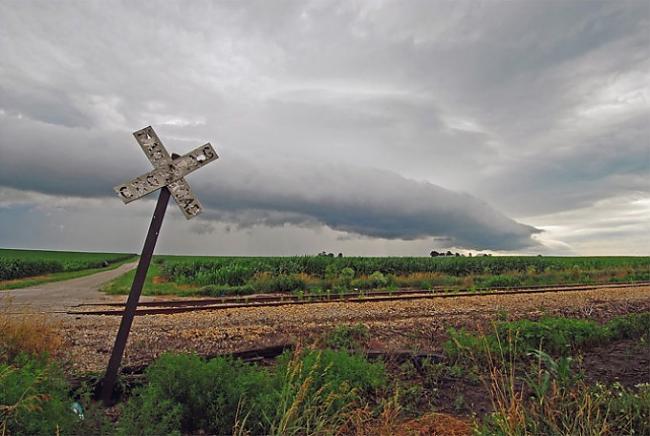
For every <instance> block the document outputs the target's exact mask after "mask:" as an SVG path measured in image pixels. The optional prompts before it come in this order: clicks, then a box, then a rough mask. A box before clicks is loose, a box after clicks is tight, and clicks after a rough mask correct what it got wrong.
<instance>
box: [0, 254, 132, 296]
mask: <svg viewBox="0 0 650 436" xmlns="http://www.w3.org/2000/svg"><path fill="white" fill-rule="evenodd" d="M134 258H135V255H133V254H128V253H89V252H73V251H44V250H16V249H0V290H4V289H17V288H24V287H27V286H34V285H37V284H41V283H47V282H52V281H60V280H67V279H71V278H75V277H81V276H85V275H89V274H93V273H95V272H99V271H104V270H107V269H113V268H116V267H118V266H119V265H121V264H123V263H124V262H127V261H130V260H132V259H134Z"/></svg>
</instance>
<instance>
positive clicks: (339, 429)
mask: <svg viewBox="0 0 650 436" xmlns="http://www.w3.org/2000/svg"><path fill="white" fill-rule="evenodd" d="M0 329H1V330H2V331H3V333H4V334H3V335H2V336H0V384H1V385H2V386H3V389H2V390H0V431H2V433H3V434H106V435H113V434H115V435H133V434H178V435H180V434H238V435H240V434H241V435H243V434H250V435H258V434H259V435H285V434H294V435H298V434H300V435H303V434H304V435H322V434H342V435H347V434H350V435H353V434H357V435H358V434H378V435H388V434H445V435H446V434H456V435H467V436H469V435H472V434H474V435H486V436H487V435H504V436H506V435H507V436H519V435H528V434H530V435H541V434H554V435H555V434H557V435H560V434H571V435H573V434H598V435H612V436H613V435H621V434H642V435H646V434H650V420H648V416H650V384H648V376H647V371H646V370H645V369H647V366H644V365H645V364H646V360H644V359H646V357H644V355H647V343H648V340H650V337H649V336H648V335H649V334H650V312H640V313H629V314H626V315H621V316H611V317H609V318H608V319H606V320H602V321H594V320H589V319H583V318H571V317H566V316H561V317H548V316H547V317H542V318H538V319H534V320H529V319H513V320H508V319H501V320H498V321H495V322H494V323H493V324H492V326H491V328H489V329H488V330H482V329H478V330H455V329H453V328H450V329H449V330H448V331H447V333H446V335H445V336H444V337H441V338H439V339H437V338H435V337H432V338H431V340H432V341H442V349H443V351H442V354H440V355H437V357H436V358H435V359H432V358H430V357H428V356H427V355H422V357H419V358H407V359H402V360H399V359H396V358H394V357H392V358H391V357H384V358H374V359H371V358H370V357H369V356H367V355H366V354H365V352H364V350H367V349H368V347H369V343H370V340H371V335H372V330H371V327H368V326H366V325H364V324H356V325H338V326H336V327H334V328H333V329H331V330H329V331H323V332H321V334H320V336H318V337H315V338H312V339H311V341H309V342H306V343H302V344H300V343H299V344H297V345H296V347H295V349H294V350H293V351H287V352H285V353H284V354H283V355H281V356H280V357H279V358H277V359H275V361H273V362H266V363H265V364H260V365H256V364H251V363H246V362H243V361H240V360H236V359H233V358H229V357H216V358H212V359H203V358H201V357H199V356H197V355H195V354H188V353H166V354H163V355H161V356H160V357H158V358H157V359H156V360H155V361H153V362H152V363H151V365H150V366H149V367H148V368H147V369H146V371H145V373H144V377H139V378H138V381H137V382H134V381H133V379H132V381H131V382H130V383H131V384H129V382H127V381H126V380H123V383H122V384H121V386H123V391H122V395H121V398H120V403H119V404H118V405H117V407H115V408H112V409H108V410H106V409H103V408H102V407H101V405H100V404H99V403H97V402H96V401H94V400H93V397H92V392H93V388H94V386H93V385H92V383H91V384H85V383H82V384H81V385H75V386H72V385H71V384H70V382H69V380H70V378H69V377H66V374H65V372H64V368H65V366H66V365H65V362H62V361H61V360H60V359H61V356H59V355H58V354H57V353H59V352H60V349H61V344H62V343H64V337H63V335H62V332H61V331H60V330H58V328H57V324H56V323H54V322H52V321H48V319H47V318H45V317H44V316H40V317H34V316H31V317H29V318H16V317H15V316H11V317H10V316H3V315H2V313H1V312H0ZM621 350H623V352H624V353H626V354H625V355H624V356H620V355H619V356H617V354H620V353H621ZM622 362H624V363H622ZM622 365H624V366H625V367H624V368H623V369H624V371H622V372H621V371H619V369H620V367H621V366H622ZM92 377H93V378H90V380H96V375H93V376H92ZM74 403H77V404H76V405H75V406H76V408H73V407H71V405H72V404H74ZM75 410H77V411H78V410H83V418H82V419H80V416H79V415H77V413H78V412H75Z"/></svg>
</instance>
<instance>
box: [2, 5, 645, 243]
mask: <svg viewBox="0 0 650 436" xmlns="http://www.w3.org/2000/svg"><path fill="white" fill-rule="evenodd" d="M0 59H2V67H1V68H0V185H4V186H12V187H15V188H17V189H30V190H36V191H40V192H48V193H52V194H61V195H64V194H65V195H82V196H98V195H108V193H109V192H110V191H109V189H110V187H111V186H113V185H114V184H117V183H119V182H121V181H123V180H124V179H128V178H130V177H132V176H134V175H136V174H139V173H140V172H142V171H144V170H145V169H147V168H148V163H147V162H146V160H145V159H144V157H143V156H142V155H141V152H140V150H138V149H137V146H136V145H135V143H134V142H133V141H132V139H131V138H130V137H129V132H130V131H133V130H136V129H139V128H141V127H143V126H145V125H147V124H153V125H154V126H155V127H156V128H157V130H158V131H159V133H160V134H161V136H162V137H163V139H164V140H165V141H166V143H167V144H168V146H169V147H170V148H174V147H175V148H178V149H182V150H180V151H183V150H187V149H189V148H191V147H192V146H196V145H197V144H200V143H202V142H204V141H206V140H209V141H211V142H213V144H214V145H215V146H216V147H217V149H218V151H220V153H221V154H222V156H223V159H222V161H221V162H219V163H217V164H214V168H210V169H206V170H205V171H206V173H204V171H202V173H204V174H197V175H196V176H194V177H192V178H191V179H190V181H191V182H192V183H193V186H195V189H196V190H197V192H199V195H200V197H201V199H202V200H203V201H204V203H205V204H206V205H208V206H209V208H210V211H209V213H208V214H206V215H207V216H210V217H212V218H213V219H228V220H229V221H233V222H235V223H238V224H239V225H240V226H250V225H253V224H265V225H277V224H282V223H286V222H289V223H296V224H299V225H303V226H314V225H320V224H326V225H328V226H330V227H332V228H334V229H339V230H345V231H349V232H353V233H359V234H363V235H367V236H372V237H381V238H404V239H412V238H418V237H423V236H443V237H444V236H449V237H451V238H453V241H454V242H453V243H456V244H459V245H464V246H471V247H479V248H488V247H489V248H495V249H517V248H521V247H525V246H530V245H531V244H534V240H533V239H531V235H533V234H534V233H536V232H537V230H536V229H534V228H532V227H529V226H525V225H522V224H519V223H517V222H516V221H515V220H513V219H510V218H507V217H506V216H505V215H504V214H507V215H509V216H513V217H515V218H516V219H520V220H522V221H525V222H535V221H530V220H529V219H530V218H532V217H535V216H538V215H540V216H542V215H543V216H544V220H543V222H544V223H545V225H546V223H552V220H553V217H552V214H560V213H562V212H565V211H571V210H583V211H586V210H589V207H590V206H591V205H594V204H597V203H598V202H602V201H605V200H608V199H612V202H613V203H616V204H624V202H625V201H630V200H629V199H631V198H637V197H639V196H645V197H647V196H648V193H649V183H648V175H649V172H650V170H649V168H650V161H649V158H650V157H649V147H648V141H647V138H648V137H649V136H650V123H648V122H647V120H648V118H649V117H650V105H649V103H648V101H649V99H650V92H649V90H648V88H649V86H648V83H650V73H649V71H650V6H649V5H648V3H647V2H646V1H643V0H639V1H634V0H632V1H620V2H611V1H593V2H583V1H565V2H486V3H479V2H474V1H471V2H463V1H458V2H430V1H414V2H409V5H408V7H406V6H405V5H404V3H403V2H399V1H393V2H391V1H388V2H382V3H370V2H359V3H357V2H355V3H351V2H336V1H331V2H321V1H317V2H291V1H287V2H264V1H262V2H244V3H242V2H239V3H223V2H220V3H219V2H217V3H215V2H208V1H205V2H203V1H196V2H192V3H191V4H187V3H185V2H166V3H165V6H164V7H161V6H160V4H158V3H147V2H138V3H137V4H127V3H123V2H117V1H116V2H96V3H95V2H78V3H76V2H69V3H66V2H62V3H60V2H57V3H56V4H54V3H51V2H20V3H18V2H15V3H11V4H10V3H3V4H0ZM416 180H419V181H416ZM441 186H444V187H445V188H447V189H445V188H442V187H441ZM459 192H471V193H472V194H473V195H474V196H476V197H478V198H481V199H484V200H485V201H486V202H488V203H489V204H490V205H493V207H490V206H487V205H485V203H483V202H482V201H481V200H478V199H477V198H475V197H471V196H469V195H465V194H459ZM614 200H616V201H614ZM623 209H624V208H623ZM499 211H502V212H503V213H501V212H499ZM581 213H583V214H584V215H581ZM610 213H611V214H612V217H611V218H612V220H611V222H617V221H616V220H615V219H614V218H616V214H617V213H619V212H617V211H616V210H612V211H611V212H610ZM577 216H578V217H579V216H582V217H583V219H584V220H585V222H586V223H587V222H589V220H590V219H591V218H590V215H589V214H588V213H587V212H577ZM575 219H576V220H577V219H578V218H575ZM572 222H575V220H574V221H572ZM547 225H548V226H550V224H547ZM612 231H613V232H614V233H615V232H616V229H615V228H614V229H613V230H612ZM621 231H623V230H621ZM541 236H542V237H543V236H544V235H541ZM626 237H627V236H626ZM0 242H1V241H0ZM591 246H593V245H591ZM591 246H590V247H591Z"/></svg>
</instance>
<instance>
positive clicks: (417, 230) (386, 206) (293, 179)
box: [0, 117, 539, 250]
mask: <svg viewBox="0 0 650 436" xmlns="http://www.w3.org/2000/svg"><path fill="white" fill-rule="evenodd" d="M7 121H8V120H7V118H1V117H0V126H1V127H2V129H3V132H4V133H3V136H2V138H1V143H0V146H1V148H0V149H1V150H2V154H3V159H2V161H1V162H0V185H4V186H10V187H12V188H14V189H25V190H33V191H38V192H46V193H49V194H55V195H68V196H70V195H72V196H85V197H106V196H109V195H112V191H111V190H110V187H111V186H113V185H114V184H117V183H119V182H120V181H122V180H126V179H128V178H131V177H133V176H134V174H136V173H137V171H140V172H144V171H146V170H148V167H144V168H139V169H136V167H138V163H139V162H140V161H142V159H139V160H138V159H135V160H134V161H130V160H128V159H124V157H121V158H119V159H116V158H115V157H113V158H109V157H108V156H110V155H111V152H113V153H114V156H117V155H119V152H118V151H116V150H117V149H124V148H125V147H124V146H122V145H119V143H118V142H107V141H109V140H110V141H115V138H117V137H119V136H120V135H119V134H117V133H115V134H108V135H104V136H101V135H99V134H94V133H88V131H76V134H75V133H74V129H69V128H65V127H52V126H51V125H48V124H43V123H39V122H32V121H29V120H12V122H7ZM25 132H29V135H25ZM123 137H124V138H125V139H128V141H126V140H125V141H122V142H131V139H130V138H128V134H127V133H126V132H125V133H124V134H123ZM28 138H29V140H28ZM34 138H37V139H38V140H37V141H34ZM102 138H103V139H102ZM107 138H109V139H108V140H107ZM103 142H105V143H103ZM8 143H11V144H12V147H7V144H8ZM89 144H92V145H93V148H94V149H95V150H93V151H90V150H88V147H89ZM125 145H126V144H125ZM133 145H134V144H129V148H128V150H129V152H128V155H129V156H130V155H131V154H132V151H133V150H134V149H135V148H137V147H134V146H133ZM135 151H138V152H139V150H135ZM94 152H97V153H98V154H99V156H100V158H97V159H91V158H89V156H90V155H91V154H92V153H94ZM127 161H128V162H129V163H128V165H119V162H127ZM53 163H56V164H55V165H54V164H53ZM147 165H148V164H147ZM188 179H189V180H190V183H191V184H192V186H193V187H194V189H195V191H196V192H197V194H198V195H199V198H200V199H201V201H202V203H203V204H204V205H205V206H206V207H207V209H208V210H207V211H206V214H205V218H207V219H215V220H216V219H218V220H224V221H228V222H232V223H234V224H236V225H238V226H240V227H250V226H254V225H265V226H279V225H284V224H294V225H300V226H315V225H325V226H328V227H330V228H332V229H335V230H339V231H344V232H348V233H352V234H358V235H363V236H369V237H378V238H385V239H402V240H415V239H421V238H426V237H439V236H444V237H447V238H449V239H450V241H451V242H452V245H455V246H458V247H467V248H475V249H493V250H514V249H520V248H525V247H529V246H533V245H535V241H534V240H533V239H532V238H531V236H532V235H533V234H535V233H538V232H539V230H537V229H535V228H534V227H531V226H527V225H524V224H520V223H518V222H516V221H514V220H512V219H510V218H508V217H507V216H505V215H503V214H502V213H500V212H498V211H497V210H495V209H494V208H492V207H490V206H489V205H487V204H486V203H484V202H482V201H480V200H479V199H477V198H475V197H472V196H471V195H468V194H464V193H458V192H454V191H450V190H447V189H444V188H442V187H440V186H437V185H434V184H431V183H428V182H421V181H415V180H411V179H408V178H405V177H403V176H401V175H399V174H396V173H394V172H391V171H387V170H379V169H373V168H364V167H357V166H353V165H348V164H315V163H312V162H305V161H291V160H288V159H282V158H277V157H273V156H268V155H267V156H257V159H253V158H252V157H248V156H244V155H239V154H234V153H230V154H228V153H227V154H222V156H221V159H220V160H219V161H218V162H217V163H215V164H214V165H211V166H209V167H206V168H205V169H202V170H201V171H200V172H197V173H196V174H195V175H191V176H190V177H189V178H188ZM200 230H201V231H204V232H205V231H208V230H209V229H207V228H201V229H200Z"/></svg>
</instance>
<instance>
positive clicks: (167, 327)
mask: <svg viewBox="0 0 650 436" xmlns="http://www.w3.org/2000/svg"><path fill="white" fill-rule="evenodd" d="M639 311H650V286H641V287H630V288H618V289H596V290H590V291H576V292H568V293H557V294H549V293H547V294H539V295H535V294H526V295H498V296H481V297H479V296H474V297H459V298H454V299H431V300H416V301H397V302H395V301H391V302H362V303H322V304H321V303H318V304H311V305H298V306H281V307H266V308H233V309H227V310H220V311H215V312H190V313H181V314H176V315H148V316H140V317H137V318H136V320H135V322H134V324H133V329H132V332H131V337H130V338H129V344H128V346H127V350H126V353H125V358H124V365H126V366H131V365H141V364H146V363H148V362H150V361H151V360H153V359H154V358H156V357H157V356H158V355H160V354H161V353H163V352H165V351H194V352H197V353H200V354H204V355H212V354H216V353H220V352H232V351H240V350H244V349H250V348H256V347H263V346H270V345H277V344H282V343H288V342H295V341H296V340H298V339H300V338H303V339H307V338H310V337H312V338H313V337H314V336H317V335H319V334H321V333H323V332H325V331H327V330H329V329H331V328H333V327H334V326H336V325H340V324H350V323H357V322H361V323H364V324H365V325H367V326H368V327H369V328H370V332H371V340H370V346H371V348H373V349H383V350H396V349H404V348H407V349H415V348H418V349H420V350H430V351H439V344H440V342H441V340H442V339H443V338H444V337H445V331H446V329H447V328H449V327H452V326H453V327H463V326H464V327H468V328H477V327H483V328H489V326H490V322H491V321H492V320H494V319H496V318H497V317H505V316H507V317H508V318H509V319H518V318H523V317H526V318H537V317H541V316H544V315H556V316H558V315H559V316H562V315H565V316H576V317H585V318H591V319H596V320H600V321H604V320H607V319H609V318H611V317H613V316H616V315H619V314H624V313H630V312H639ZM60 319H61V322H62V325H63V328H64V331H65V336H66V347H65V348H66V349H65V353H66V354H67V355H68V358H69V360H70V369H72V370H74V371H101V370H103V368H104V366H105V365H106V362H107V361H108V356H109V353H110V350H111V347H112V345H113V341H114V338H115V334H116V332H117V328H118V325H119V322H120V318H119V317H114V316H83V317H82V316H78V317H74V316H69V315H65V316H63V315H61V316H60Z"/></svg>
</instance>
